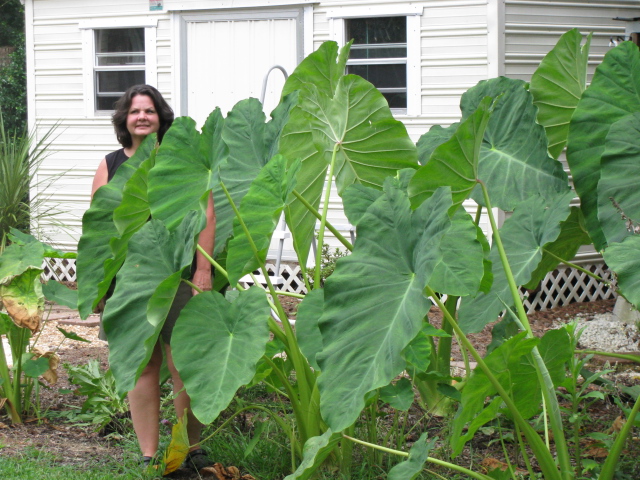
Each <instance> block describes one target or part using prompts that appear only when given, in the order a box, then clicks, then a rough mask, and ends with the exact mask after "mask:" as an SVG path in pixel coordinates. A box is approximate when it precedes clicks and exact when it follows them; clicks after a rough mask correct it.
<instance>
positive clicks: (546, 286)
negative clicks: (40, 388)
mask: <svg viewBox="0 0 640 480" xmlns="http://www.w3.org/2000/svg"><path fill="white" fill-rule="evenodd" d="M266 267H267V272H268V273H269V277H270V278H271V279H272V281H275V282H279V283H275V284H274V286H275V287H276V288H277V289H278V290H281V291H284V292H291V293H299V294H305V293H307V289H306V288H305V285H304V281H303V280H302V273H301V272H300V267H299V266H298V265H296V266H291V265H286V264H282V265H280V272H279V275H277V274H276V271H275V270H276V267H275V265H273V264H271V263H268V264H267V265H266ZM584 268H585V269H587V270H589V271H590V272H592V273H595V274H596V275H598V276H600V277H602V278H604V279H605V280H611V273H610V272H609V270H607V269H606V267H605V266H604V264H601V263H596V264H591V265H585V266H584ZM43 269H44V273H43V275H42V277H43V280H45V281H46V280H49V279H54V280H59V281H67V282H75V281H76V263H75V260H68V259H60V258H48V259H46V260H45V262H44V264H43ZM258 281H260V278H259V277H258ZM240 283H241V284H242V285H243V286H245V287H250V286H252V285H253V284H254V283H253V281H252V279H251V278H250V277H249V276H246V277H244V278H243V279H242V280H241V282H240ZM262 286H263V287H266V285H264V284H262ZM521 294H522V296H523V298H525V301H524V306H525V308H526V309H527V311H528V312H532V311H536V310H547V309H550V308H554V307H558V306H562V305H569V304H570V303H574V302H590V301H593V300H604V299H608V298H614V297H615V291H614V290H613V288H609V287H607V286H606V285H605V284H603V283H602V282H599V281H597V280H596V279H594V278H592V277H590V276H588V275H587V274H586V273H583V272H580V271H579V270H575V269H573V268H558V269H557V270H554V271H553V272H549V273H548V274H547V276H546V277H545V279H544V280H543V281H542V282H541V283H540V285H539V286H538V288H537V289H536V290H533V291H530V290H525V289H521Z"/></svg>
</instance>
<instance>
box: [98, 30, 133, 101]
mask: <svg viewBox="0 0 640 480" xmlns="http://www.w3.org/2000/svg"><path fill="white" fill-rule="evenodd" d="M95 42H96V43H95V45H96V48H95V52H96V55H95V65H94V72H95V74H94V75H95V95H96V110H98V111H100V110H102V111H110V110H113V105H114V103H115V102H116V100H118V98H120V96H122V94H123V93H124V92H125V90H127V88H129V87H131V86H133V85H137V84H140V83H145V55H144V28H111V29H101V30H96V32H95Z"/></svg>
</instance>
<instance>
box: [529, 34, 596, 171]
mask: <svg viewBox="0 0 640 480" xmlns="http://www.w3.org/2000/svg"><path fill="white" fill-rule="evenodd" d="M581 43H582V34H581V33H580V31H579V30H578V29H577V28H574V29H572V30H569V31H568V32H566V33H565V34H564V35H562V37H560V40H558V43H557V44H556V46H555V47H553V49H552V50H551V51H550V52H549V53H547V55H546V56H545V57H544V58H543V59H542V62H540V66H539V67H538V68H537V69H536V71H535V72H534V74H533V76H532V77H531V87H530V90H531V94H532V95H533V104H534V105H535V106H536V107H538V116H537V119H538V123H540V125H542V126H544V128H545V131H546V132H547V138H548V139H549V154H550V155H551V156H552V157H553V158H555V159H557V158H558V157H559V156H560V154H561V153H562V150H564V147H565V145H566V144H567V137H568V136H569V121H570V120H571V116H572V115H573V112H574V110H575V108H576V106H577V105H578V101H579V100H580V97H581V96H582V92H584V90H585V89H586V88H587V63H588V61H589V46H590V44H591V34H589V35H588V36H587V41H586V42H585V45H584V46H582V47H581V46H580V44H581Z"/></svg>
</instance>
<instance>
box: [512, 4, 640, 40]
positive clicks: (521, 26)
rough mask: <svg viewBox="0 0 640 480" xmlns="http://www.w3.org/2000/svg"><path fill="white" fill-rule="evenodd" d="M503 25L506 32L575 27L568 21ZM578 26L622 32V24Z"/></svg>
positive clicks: (601, 30)
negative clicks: (617, 26) (617, 25)
mask: <svg viewBox="0 0 640 480" xmlns="http://www.w3.org/2000/svg"><path fill="white" fill-rule="evenodd" d="M639 8H640V7H639ZM505 27H506V30H505V31H506V32H507V33H512V29H513V33H516V32H518V33H519V32H525V33H535V34H540V33H546V32H550V31H555V32H556V33H557V32H561V33H564V32H566V31H567V30H570V29H572V28H574V27H576V25H575V24H568V23H565V24H558V23H555V24H553V25H549V24H535V23H507V24H506V25H505ZM579 28H581V29H588V30H589V31H593V32H594V33H595V32H606V34H607V35H610V34H611V30H620V31H621V32H623V33H624V25H622V26H621V27H619V28H616V27H612V26H611V25H604V26H603V25H580V26H579Z"/></svg>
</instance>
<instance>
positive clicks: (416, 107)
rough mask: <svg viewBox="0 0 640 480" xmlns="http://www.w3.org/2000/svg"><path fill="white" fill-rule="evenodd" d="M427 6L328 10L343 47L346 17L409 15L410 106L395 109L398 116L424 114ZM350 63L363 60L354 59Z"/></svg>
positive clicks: (331, 25) (408, 66) (408, 95)
mask: <svg viewBox="0 0 640 480" xmlns="http://www.w3.org/2000/svg"><path fill="white" fill-rule="evenodd" d="M423 10H424V7H423V6H421V5H414V4H409V3H406V4H394V5H374V6H366V7H365V6H363V7H335V8H331V9H329V10H328V12H327V19H328V20H329V28H330V31H331V36H332V39H333V40H335V41H336V42H337V43H338V45H339V46H340V47H343V46H344V45H345V44H346V42H347V38H346V31H347V26H346V24H347V20H350V19H354V18H373V17H406V18H407V57H406V65H407V86H406V88H407V108H406V109H405V108H392V109H391V112H392V113H393V114H394V115H396V116H405V115H406V116H419V115H420V114H421V113H422V105H421V94H420V90H421V72H420V18H421V16H422V12H423ZM384 60H390V62H387V63H394V64H397V63H399V61H398V59H397V58H395V59H393V58H389V59H384ZM351 62H353V61H352V60H349V62H348V64H356V63H361V64H362V62H353V63H351ZM366 64H368V65H373V64H383V63H380V62H371V61H368V62H366Z"/></svg>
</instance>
